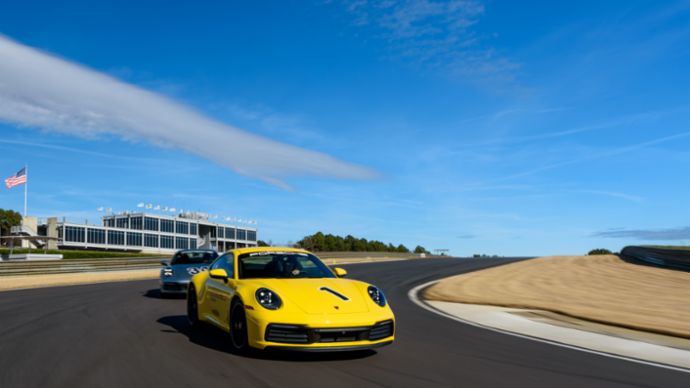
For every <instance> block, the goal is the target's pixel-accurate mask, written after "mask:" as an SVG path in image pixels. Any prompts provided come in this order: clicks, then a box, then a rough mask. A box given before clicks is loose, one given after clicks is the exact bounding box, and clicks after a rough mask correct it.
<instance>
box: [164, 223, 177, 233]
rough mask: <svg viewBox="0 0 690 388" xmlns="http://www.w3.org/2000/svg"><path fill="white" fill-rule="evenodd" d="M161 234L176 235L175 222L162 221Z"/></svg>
mask: <svg viewBox="0 0 690 388" xmlns="http://www.w3.org/2000/svg"><path fill="white" fill-rule="evenodd" d="M161 232H166V233H174V232H175V223H174V222H173V220H161Z"/></svg>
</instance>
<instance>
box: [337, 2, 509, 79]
mask: <svg viewBox="0 0 690 388" xmlns="http://www.w3.org/2000/svg"><path fill="white" fill-rule="evenodd" d="M343 3H345V7H346V9H347V10H348V11H349V12H350V14H352V15H353V17H354V21H353V23H354V24H355V25H356V26H358V27H362V28H363V27H374V28H375V29H376V30H377V31H378V33H379V35H380V38H382V39H384V40H385V41H387V42H388V43H389V45H390V47H391V49H392V52H393V53H394V54H395V55H398V56H401V57H406V58H411V59H413V60H415V61H417V62H418V63H420V64H421V65H423V66H424V67H427V68H431V69H440V70H442V71H445V72H447V73H449V74H451V75H454V76H458V77H463V78H467V79H476V78H477V77H479V78H481V79H483V80H485V81H501V82H503V81H513V79H514V76H513V73H514V72H515V71H516V70H517V69H518V68H519V67H520V66H519V65H518V64H516V63H514V62H512V61H510V60H509V59H506V58H504V57H502V56H500V55H499V54H498V53H497V52H496V50H495V49H493V48H490V47H481V43H483V42H482V41H483V40H484V38H483V37H480V36H478V35H477V34H476V33H475V32H474V31H473V30H472V27H473V26H474V25H475V24H477V23H478V22H479V19H480V17H481V16H482V15H483V14H484V5H483V4H482V3H481V2H479V1H474V0H450V1H435V0H401V1H367V0H354V1H350V0H345V1H343Z"/></svg>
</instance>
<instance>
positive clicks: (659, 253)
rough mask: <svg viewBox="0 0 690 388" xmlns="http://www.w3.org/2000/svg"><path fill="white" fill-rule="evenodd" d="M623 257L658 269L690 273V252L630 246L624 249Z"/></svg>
mask: <svg viewBox="0 0 690 388" xmlns="http://www.w3.org/2000/svg"><path fill="white" fill-rule="evenodd" d="M621 256H622V257H623V258H624V259H630V260H635V261H641V262H644V263H647V264H651V265H655V266H657V267H665V268H675V269H682V270H685V271H690V250H684V249H667V248H651V247H638V246H629V247H625V248H623V250H622V251H621Z"/></svg>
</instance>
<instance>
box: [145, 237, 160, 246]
mask: <svg viewBox="0 0 690 388" xmlns="http://www.w3.org/2000/svg"><path fill="white" fill-rule="evenodd" d="M144 246H147V247H149V248H158V235H157V234H149V233H146V234H144Z"/></svg>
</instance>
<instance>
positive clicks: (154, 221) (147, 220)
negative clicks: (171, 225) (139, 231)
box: [144, 217, 158, 230]
mask: <svg viewBox="0 0 690 388" xmlns="http://www.w3.org/2000/svg"><path fill="white" fill-rule="evenodd" d="M144 230H158V218H153V217H144Z"/></svg>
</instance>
